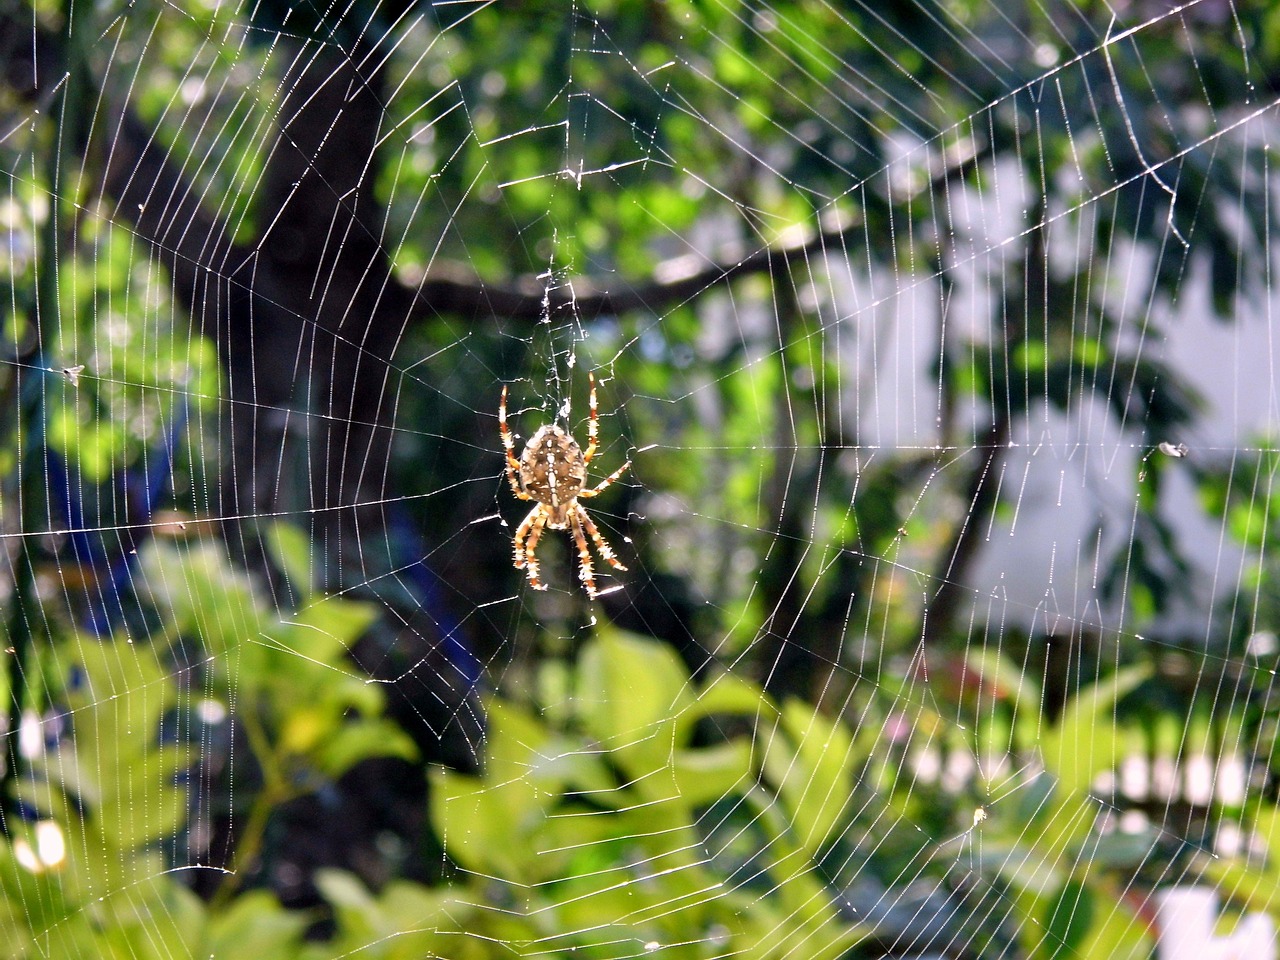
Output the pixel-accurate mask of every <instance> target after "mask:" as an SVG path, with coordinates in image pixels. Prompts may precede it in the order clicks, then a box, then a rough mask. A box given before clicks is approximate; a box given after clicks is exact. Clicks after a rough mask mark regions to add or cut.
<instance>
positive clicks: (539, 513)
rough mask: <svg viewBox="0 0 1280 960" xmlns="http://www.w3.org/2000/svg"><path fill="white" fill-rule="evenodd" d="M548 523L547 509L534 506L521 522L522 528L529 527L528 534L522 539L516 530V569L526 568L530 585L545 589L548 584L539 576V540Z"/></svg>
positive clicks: (537, 588) (536, 588) (534, 587)
mask: <svg viewBox="0 0 1280 960" xmlns="http://www.w3.org/2000/svg"><path fill="white" fill-rule="evenodd" d="M546 525H547V511H545V510H543V509H542V507H541V505H539V506H537V507H534V508H533V510H531V511H530V512H529V516H527V517H526V518H525V521H524V523H522V524H520V528H521V530H523V529H525V528H526V527H528V531H527V535H526V537H525V539H524V540H523V541H521V539H520V531H519V530H517V531H516V569H517V570H519V569H521V568H522V567H523V568H524V572H525V576H527V577H528V578H529V585H530V586H532V587H533V589H535V590H545V589H547V585H546V584H545V583H543V582H542V581H541V580H540V579H539V578H538V555H537V550H538V541H539V540H540V539H542V531H543V528H545V527H546Z"/></svg>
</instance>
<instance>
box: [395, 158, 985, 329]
mask: <svg viewBox="0 0 1280 960" xmlns="http://www.w3.org/2000/svg"><path fill="white" fill-rule="evenodd" d="M992 152H993V148H992V146H991V144H989V143H988V144H984V145H982V146H980V147H972V148H971V149H966V150H962V151H956V152H953V154H952V155H951V156H950V157H947V158H945V159H944V160H943V161H942V163H940V164H939V166H938V168H937V169H936V170H935V171H934V173H933V175H932V176H931V177H930V179H929V181H928V183H927V185H926V187H925V188H924V189H925V190H928V191H937V190H942V189H944V188H945V187H946V186H947V185H948V184H950V183H953V182H955V181H957V180H960V179H963V178H964V177H965V176H967V175H968V174H969V173H970V172H972V171H973V170H974V169H975V168H976V167H977V166H978V165H979V164H981V163H982V162H983V161H984V160H986V159H987V158H988V157H990V156H991V155H992ZM862 230H863V225H862V223H861V221H858V222H855V223H849V224H842V225H840V226H839V227H835V228H832V229H828V230H822V231H819V232H816V233H813V234H810V235H809V236H807V237H804V238H801V239H798V240H795V241H792V242H790V243H784V244H781V245H779V246H776V247H765V248H763V249H759V250H755V251H753V252H751V253H747V254H744V255H742V256H741V257H738V258H737V259H734V258H732V257H726V258H725V259H723V260H720V261H709V260H707V259H706V258H704V257H702V256H700V255H698V254H687V255H685V256H682V257H677V258H675V259H672V260H668V261H665V262H664V263H662V264H660V265H659V266H658V268H657V269H656V270H655V271H654V274H653V277H652V278H651V279H649V280H648V281H647V282H644V283H639V284H636V285H633V286H628V287H625V288H624V289H621V290H610V289H608V288H606V287H605V286H604V284H603V283H602V282H601V281H598V280H593V279H591V278H589V277H580V278H576V279H574V280H572V281H570V282H569V283H565V284H560V285H557V286H556V287H555V288H553V289H548V288H547V287H546V285H545V284H543V283H542V282H541V281H538V280H534V279H532V278H527V279H520V280H517V281H515V282H513V283H511V284H507V285H503V284H487V283H485V282H484V281H482V280H479V279H477V278H476V277H475V276H474V275H473V274H470V273H469V271H467V270H466V268H465V267H463V266H461V265H438V266H436V267H434V268H432V270H431V271H430V272H428V273H427V275H426V276H425V277H424V279H423V280H422V282H421V284H419V286H418V288H417V290H416V291H412V290H410V291H406V292H407V293H408V294H409V295H410V296H412V297H414V307H413V312H412V317H413V319H414V320H422V319H426V318H427V317H429V316H434V315H436V314H438V313H456V314H461V315H463V316H465V317H470V318H481V317H486V316H489V317H503V318H506V319H510V320H523V321H539V320H542V319H544V318H546V317H548V316H550V317H555V316H557V315H559V314H561V313H565V312H571V313H572V314H573V315H574V316H576V317H577V318H578V319H579V320H595V319H598V318H600V317H608V316H617V315H619V314H622V313H627V312H629V311H631V310H644V311H646V312H649V313H656V314H662V313H666V312H667V311H669V310H671V309H672V308H674V307H677V306H680V305H681V304H684V303H687V302H689V301H690V300H693V299H695V298H697V297H699V296H701V295H702V294H704V293H706V292H707V291H708V290H710V289H711V288H713V287H717V286H720V285H722V284H726V283H729V282H731V281H733V280H737V279H739V278H741V277H745V276H753V275H759V274H768V273H774V272H776V271H780V270H782V269H783V268H786V267H790V266H791V265H792V264H794V263H797V262H805V261H808V260H810V259H811V258H814V257H821V256H825V255H826V254H827V253H828V252H830V251H833V250H834V251H837V252H839V251H843V250H845V249H846V247H847V245H848V244H849V242H850V241H851V240H853V239H854V238H855V237H856V236H857V235H859V234H860V233H861V232H862ZM614 282H615V283H616V282H617V281H614Z"/></svg>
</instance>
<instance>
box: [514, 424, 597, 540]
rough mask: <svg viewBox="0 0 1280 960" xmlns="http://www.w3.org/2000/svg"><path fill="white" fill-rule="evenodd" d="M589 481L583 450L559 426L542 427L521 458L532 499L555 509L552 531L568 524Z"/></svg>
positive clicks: (522, 479)
mask: <svg viewBox="0 0 1280 960" xmlns="http://www.w3.org/2000/svg"><path fill="white" fill-rule="evenodd" d="M586 479H587V463H586V459H585V458H584V457H583V455H582V448H581V447H579V446H578V442H577V441H576V440H574V439H573V437H571V436H569V434H567V433H566V432H565V431H564V430H563V429H562V428H560V427H558V426H555V425H548V426H544V427H542V428H540V429H539V430H538V432H537V433H535V434H534V435H533V437H532V438H531V439H530V440H529V443H528V445H527V446H526V447H525V448H524V454H523V455H522V456H521V457H520V482H521V483H522V484H523V485H524V488H525V491H526V492H527V493H528V494H529V495H530V496H531V497H533V498H534V499H535V500H537V501H539V502H540V503H545V504H547V505H548V506H549V507H550V508H551V509H550V510H549V511H548V512H549V513H550V517H549V518H548V522H547V526H549V527H551V528H552V529H562V528H563V527H564V526H565V525H566V524H567V523H568V514H567V513H566V510H565V508H566V507H568V506H569V505H570V504H571V503H572V502H573V501H574V499H575V498H576V497H577V496H578V494H579V493H581V492H582V487H583V484H584V483H585V482H586Z"/></svg>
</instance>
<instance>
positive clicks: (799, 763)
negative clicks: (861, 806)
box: [764, 700, 853, 858]
mask: <svg viewBox="0 0 1280 960" xmlns="http://www.w3.org/2000/svg"><path fill="white" fill-rule="evenodd" d="M782 727H783V729H784V730H785V731H786V733H787V736H786V737H767V738H766V739H767V744H768V745H767V747H766V749H765V756H764V771H765V775H766V776H767V777H768V779H769V781H770V782H771V783H773V784H774V787H775V788H776V789H777V791H778V795H779V796H780V797H781V798H782V800H783V802H784V803H785V804H786V806H787V807H788V808H789V809H790V810H791V812H792V825H793V829H794V831H795V833H796V835H797V837H798V838H799V841H800V843H801V845H803V847H804V848H805V850H806V851H808V853H809V854H810V856H812V857H815V858H816V857H818V856H820V855H821V853H822V851H823V850H824V848H825V847H826V846H827V844H828V842H829V841H830V840H831V837H832V834H833V833H834V831H835V828H836V826H837V825H839V824H840V823H841V822H842V821H843V820H844V819H846V818H847V816H848V803H849V798H850V796H851V795H852V792H853V780H852V776H851V772H850V771H851V767H850V761H851V759H852V757H853V736H852V734H851V733H850V732H849V729H848V727H846V726H845V725H844V724H843V723H840V722H839V721H832V720H830V719H828V718H827V717H825V716H823V715H822V714H820V713H818V712H817V711H816V710H814V709H813V708H812V707H810V706H808V705H807V704H805V703H802V702H800V701H799V700H789V701H787V703H786V704H785V705H784V706H783V708H782Z"/></svg>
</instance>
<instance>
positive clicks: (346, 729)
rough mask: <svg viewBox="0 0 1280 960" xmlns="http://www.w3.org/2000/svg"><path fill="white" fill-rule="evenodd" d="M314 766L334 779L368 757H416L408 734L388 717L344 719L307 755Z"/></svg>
mask: <svg viewBox="0 0 1280 960" xmlns="http://www.w3.org/2000/svg"><path fill="white" fill-rule="evenodd" d="M311 757H312V760H313V761H314V762H315V765H316V768H317V769H318V770H320V772H321V773H323V774H325V775H326V776H328V777H331V778H333V779H335V780H336V779H337V778H338V777H340V776H342V775H343V774H344V773H346V772H347V771H348V770H350V769H351V768H352V767H353V766H355V765H356V764H357V763H359V762H360V761H361V760H365V759H368V758H369V757H399V758H401V759H402V760H416V759H417V757H418V748H417V746H416V745H415V744H414V742H413V740H411V739H410V738H409V735H408V734H407V733H405V732H404V731H403V730H402V729H400V727H399V726H397V725H396V724H394V723H392V722H391V721H390V720H382V719H377V720H355V721H348V722H347V723H344V724H342V726H341V727H339V728H338V732H337V733H336V734H334V735H333V736H332V737H328V738H326V739H325V740H324V741H322V742H321V743H320V744H319V746H318V749H316V751H315V752H314V753H313V754H312V755H311Z"/></svg>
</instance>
